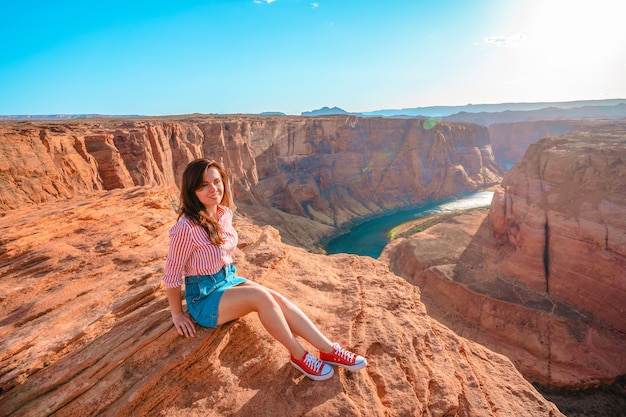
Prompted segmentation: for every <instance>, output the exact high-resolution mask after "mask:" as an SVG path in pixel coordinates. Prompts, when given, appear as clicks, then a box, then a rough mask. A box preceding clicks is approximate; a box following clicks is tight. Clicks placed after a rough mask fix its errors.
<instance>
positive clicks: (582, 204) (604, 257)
mask: <svg viewBox="0 0 626 417" xmlns="http://www.w3.org/2000/svg"><path fill="white" fill-rule="evenodd" d="M625 138H626V123H624V122H621V123H614V124H607V125H602V126H596V127H593V128H590V129H583V130H580V131H577V132H572V133H569V134H567V135H564V136H561V137H549V138H546V139H543V140H541V141H540V142H538V143H537V144H534V145H532V146H531V147H530V148H529V150H528V152H527V153H526V155H525V157H524V159H523V160H522V161H520V162H519V163H518V164H517V165H516V166H515V167H513V168H512V169H511V170H510V171H509V172H508V173H507V175H506V177H505V179H504V180H503V182H502V187H500V188H499V189H497V190H496V192H495V195H494V198H493V202H492V205H491V209H490V213H489V216H488V217H487V216H486V214H484V213H482V214H481V213H475V214H474V215H473V216H470V215H466V216H461V217H458V218H456V219H454V220H453V221H450V222H448V223H446V224H441V225H439V226H437V227H433V228H430V229H428V230H426V231H425V232H423V233H419V234H416V235H413V236H411V237H410V238H407V239H401V240H398V241H396V242H393V243H392V244H391V245H389V246H388V248H386V249H385V252H383V256H381V260H382V261H384V262H386V263H388V264H389V265H390V268H391V270H392V271H394V272H396V273H397V274H399V275H401V276H404V277H405V278H406V279H407V280H408V281H409V282H412V283H414V284H417V285H419V286H420V288H421V290H422V295H423V299H424V300H425V304H426V305H427V308H428V311H429V313H430V314H432V315H433V317H436V318H438V319H440V320H441V321H442V322H444V323H446V324H447V325H449V326H450V327H451V328H453V329H455V330H456V331H457V332H458V333H459V334H462V335H464V336H465V337H469V338H472V339H473V340H477V341H479V342H481V343H483V344H485V345H486V346H489V347H491V348H492V349H494V350H496V351H498V352H500V353H504V354H506V355H507V356H508V357H509V358H511V359H512V360H513V362H514V363H515V364H516V366H517V367H518V369H520V370H521V371H522V373H523V374H524V375H525V376H526V377H527V379H529V380H531V381H536V382H539V383H541V384H543V385H545V386H550V387H553V388H575V389H578V388H586V387H589V386H595V385H598V384H602V383H610V382H612V381H615V380H616V378H618V377H620V376H621V375H624V374H626V357H625V356H624V351H625V350H626V332H625V330H626V327H625V322H624V308H626V163H625V161H626V139H625Z"/></svg>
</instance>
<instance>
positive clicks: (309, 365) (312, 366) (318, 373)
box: [290, 352, 335, 381]
mask: <svg viewBox="0 0 626 417" xmlns="http://www.w3.org/2000/svg"><path fill="white" fill-rule="evenodd" d="M290 362H291V364H292V365H293V366H294V367H295V368H296V369H297V370H299V371H300V372H302V373H303V374H304V375H306V376H307V377H309V378H311V379H313V380H315V381H323V380H325V379H328V378H330V377H332V376H333V374H334V373H335V371H333V368H332V366H329V365H326V364H325V363H324V362H322V361H321V360H319V359H317V358H316V357H315V356H313V355H311V354H310V353H309V352H304V355H303V356H302V359H296V358H294V357H293V355H291V359H290Z"/></svg>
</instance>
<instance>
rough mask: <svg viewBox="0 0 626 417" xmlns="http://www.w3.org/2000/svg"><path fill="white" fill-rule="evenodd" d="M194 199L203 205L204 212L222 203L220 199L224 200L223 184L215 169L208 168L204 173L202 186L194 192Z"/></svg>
mask: <svg viewBox="0 0 626 417" xmlns="http://www.w3.org/2000/svg"><path fill="white" fill-rule="evenodd" d="M196 197H198V200H200V202H201V203H202V204H204V208H205V209H206V210H211V209H213V208H215V207H217V205H218V204H220V203H221V202H222V198H224V183H223V182H222V176H221V175H220V172H219V171H218V170H217V168H215V167H209V168H208V169H206V170H205V171H204V174H203V175H202V184H200V188H198V189H197V190H196Z"/></svg>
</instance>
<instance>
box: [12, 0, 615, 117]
mask: <svg viewBox="0 0 626 417" xmlns="http://www.w3.org/2000/svg"><path fill="white" fill-rule="evenodd" d="M622 4H623V1H621V0H594V1H580V0H467V1H463V0H437V1H435V0H433V1H419V0H385V1H383V0H381V1H356V0H315V1H311V0H273V1H272V0H232V1H226V0H217V1H200V0H177V1H174V0H171V1H162V0H152V1H132V0H126V1H119V0H107V1H95V0H94V1H80V2H79V1H76V2H74V1H31V0H21V1H9V0H6V1H2V2H1V3H0V39H2V41H1V42H0V114H1V115H17V114H76V113H80V114H85V113H98V114H111V115H121V114H142V115H173V114H188V113H260V112H265V111H279V112H284V113H287V114H300V113H301V112H303V111H310V110H314V109H318V108H320V107H323V106H329V107H333V106H338V107H341V108H343V109H344V110H346V111H350V112H360V111H374V110H379V109H399V108H407V107H421V106H433V105H464V104H468V103H473V104H483V103H502V102H535V101H569V100H582V99H605V98H626V75H625V74H626V29H624V26H625V25H624V24H623V22H622V18H623V15H624V10H623V9H624V6H622Z"/></svg>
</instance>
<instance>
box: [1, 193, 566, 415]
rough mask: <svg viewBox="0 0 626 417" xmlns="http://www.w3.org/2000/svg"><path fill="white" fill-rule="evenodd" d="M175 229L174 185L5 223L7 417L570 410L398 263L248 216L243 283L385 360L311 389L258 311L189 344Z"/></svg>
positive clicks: (17, 213) (242, 225) (45, 209)
mask: <svg viewBox="0 0 626 417" xmlns="http://www.w3.org/2000/svg"><path fill="white" fill-rule="evenodd" d="M66 183H68V182H66ZM174 219H175V212H174V211H173V210H172V201H171V193H170V190H169V189H168V188H167V187H162V186H136V187H130V188H122V189H115V190H111V191H95V192H93V193H92V194H91V195H89V196H81V197H77V198H72V199H67V200H63V201H57V202H52V203H48V204H40V205H33V206H30V207H24V208H21V209H20V210H13V211H10V212H8V213H4V216H3V217H1V218H0V294H1V296H2V299H1V303H0V315H1V317H2V320H1V321H0V370H1V371H0V415H1V416H45V415H55V416H83V415H101V416H155V415H164V416H182V415H185V416H189V415H191V416H216V417H217V416H242V417H250V416H268V415H281V416H282V415H284V416H329V415H337V416H406V415H420V416H437V417H439V416H460V417H462V416H520V415H524V416H562V414H561V413H559V412H558V410H557V409H556V408H555V406H554V405H553V404H551V403H549V402H547V401H546V400H545V399H544V398H543V397H541V396H540V395H539V394H538V393H537V391H535V389H534V388H533V387H532V386H531V385H530V383H528V382H527V381H526V380H524V379H523V378H522V376H521V375H520V374H519V372H518V371H517V370H516V369H515V367H514V366H513V365H512V364H511V362H510V361H509V360H508V359H507V358H505V357H504V356H501V355H499V354H496V353H493V352H492V351H489V350H488V349H486V348H484V347H482V346H480V345H478V344H477V343H474V342H471V341H469V340H466V339H463V338H461V337H459V336H457V335H456V334H455V333H453V332H452V331H451V330H449V329H448V328H446V327H445V326H443V325H441V324H439V323H438V322H437V321H435V320H433V319H431V318H430V317H429V316H428V315H427V314H426V311H425V308H424V306H423V304H422V303H421V302H420V291H419V289H418V288H416V287H414V286H412V285H409V284H408V283H406V281H404V280H403V279H401V278H399V277H397V276H395V275H393V274H392V273H390V272H389V271H388V270H387V268H386V267H385V266H384V265H383V264H382V263H380V262H378V261H376V260H373V259H370V258H363V257H357V256H352V255H335V256H324V255H314V254H310V253H308V252H306V251H305V250H303V249H298V248H295V247H293V246H289V245H285V244H283V243H281V242H280V237H279V235H278V233H277V231H276V230H275V229H273V228H271V227H269V226H265V227H258V226H255V225H253V224H251V223H250V219H249V218H246V217H242V216H238V217H237V218H236V227H237V228H238V230H239V232H240V243H239V248H238V250H237V252H236V264H237V265H238V273H239V274H240V275H243V276H247V277H250V278H253V279H255V280H257V281H258V282H261V283H263V284H265V285H268V286H271V287H273V288H275V289H277V290H279V291H281V292H282V293H283V294H285V295H286V296H288V297H289V298H290V299H292V300H294V301H295V302H296V303H297V304H299V305H300V307H301V308H302V309H303V310H304V311H305V312H306V313H307V314H308V315H309V316H310V317H311V318H312V319H313V320H314V321H315V322H316V323H318V324H319V326H320V328H321V329H322V330H323V331H324V332H325V333H327V334H328V335H329V336H331V337H332V338H335V339H336V340H339V341H341V342H342V343H343V344H345V345H346V346H349V347H351V348H353V349H354V350H355V351H357V352H359V353H362V354H364V355H366V356H367V357H368V359H369V362H370V365H369V366H368V367H367V368H366V369H365V370H363V371H360V372H357V373H347V372H344V371H343V370H341V371H338V372H337V373H338V374H337V375H335V376H334V377H333V379H331V380H329V381H325V382H313V381H310V380H308V379H306V378H304V377H303V376H302V375H301V374H299V373H298V372H297V371H296V370H295V369H293V368H292V367H291V365H289V363H288V361H287V351H286V350H285V349H284V348H283V347H282V346H280V345H279V344H277V343H276V342H275V341H274V340H273V339H272V338H271V337H270V336H269V335H268V334H267V332H266V331H265V330H264V329H263V328H262V326H261V325H260V322H259V321H258V319H257V317H256V316H255V315H249V316H246V317H244V318H242V319H239V320H237V321H235V322H232V323H230V324H228V325H225V326H223V327H221V328H220V329H217V330H207V329H203V330H200V331H199V333H198V336H197V337H196V338H194V339H184V338H182V337H180V336H178V334H177V333H176V330H175V329H174V328H173V326H172V325H171V319H170V316H169V312H168V307H167V301H166V298H165V293H164V288H163V286H162V284H161V276H162V273H163V267H164V262H165V255H166V251H167V243H168V238H167V231H168V229H169V227H170V225H171V224H172V222H173V221H174Z"/></svg>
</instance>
